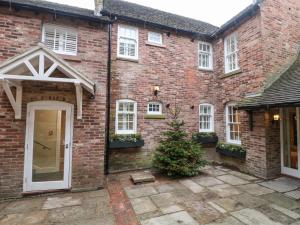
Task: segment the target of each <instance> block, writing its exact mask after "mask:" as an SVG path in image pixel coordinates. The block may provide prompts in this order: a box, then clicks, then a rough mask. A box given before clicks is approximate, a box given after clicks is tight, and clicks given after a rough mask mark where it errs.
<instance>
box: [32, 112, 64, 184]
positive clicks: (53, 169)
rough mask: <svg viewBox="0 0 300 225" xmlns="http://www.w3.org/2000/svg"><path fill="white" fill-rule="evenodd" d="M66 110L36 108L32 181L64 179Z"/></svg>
mask: <svg viewBox="0 0 300 225" xmlns="http://www.w3.org/2000/svg"><path fill="white" fill-rule="evenodd" d="M65 127H66V111H64V110H35V119H34V134H33V160H32V164H33V165H32V182H45V181H62V180H64V161H65V160H64V158H65V155H64V152H65V133H66V132H65Z"/></svg>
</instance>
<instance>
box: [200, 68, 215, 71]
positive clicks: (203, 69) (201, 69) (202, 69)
mask: <svg viewBox="0 0 300 225" xmlns="http://www.w3.org/2000/svg"><path fill="white" fill-rule="evenodd" d="M198 70H199V71H204V72H214V69H205V68H200V67H198Z"/></svg>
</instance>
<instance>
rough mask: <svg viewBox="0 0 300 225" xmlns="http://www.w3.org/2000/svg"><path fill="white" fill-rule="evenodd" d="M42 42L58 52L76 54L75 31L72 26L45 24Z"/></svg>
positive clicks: (76, 38) (76, 39)
mask: <svg viewBox="0 0 300 225" xmlns="http://www.w3.org/2000/svg"><path fill="white" fill-rule="evenodd" d="M42 33H43V34H42V42H43V43H44V44H45V45H46V46H47V47H48V48H49V49H51V50H53V51H54V52H56V53H58V54H65V55H77V41H78V37H77V31H76V30H74V29H72V28H67V27H60V26H56V25H51V24H45V25H44V26H43V32H42Z"/></svg>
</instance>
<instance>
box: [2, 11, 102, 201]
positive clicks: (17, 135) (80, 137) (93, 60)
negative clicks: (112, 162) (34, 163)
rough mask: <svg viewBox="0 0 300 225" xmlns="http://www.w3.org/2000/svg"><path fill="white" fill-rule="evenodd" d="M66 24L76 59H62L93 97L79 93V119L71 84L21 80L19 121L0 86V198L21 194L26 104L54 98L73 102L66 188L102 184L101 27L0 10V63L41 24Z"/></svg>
mask: <svg viewBox="0 0 300 225" xmlns="http://www.w3.org/2000/svg"><path fill="white" fill-rule="evenodd" d="M44 22H45V23H51V24H58V25H62V26H71V27H74V28H75V29H76V30H77V31H78V38H79V39H78V57H77V58H78V59H79V61H78V60H77V61H68V63H69V64H71V65H72V66H73V67H74V68H76V69H77V70H78V71H80V72H82V73H83V74H85V75H86V76H87V77H89V78H90V79H92V80H93V81H95V82H96V84H97V92H96V96H95V100H91V99H89V96H90V94H89V93H87V92H85V91H84V97H83V118H82V120H77V117H76V98H75V88H74V86H73V85H62V84H60V85H58V84H46V83H39V82H31V83H29V82H24V90H23V102H22V119H21V120H15V119H14V112H13V110H12V107H11V105H10V103H9V101H8V99H7V96H6V94H5V92H4V90H3V89H2V88H0V117H1V120H0V139H1V141H0V159H1V160H0V197H7V196H11V195H16V194H17V195H19V194H21V192H22V185H23V168H24V143H25V127H26V110H27V103H29V102H32V101H38V100H58V101H65V102H69V103H72V104H74V106H75V115H74V130H73V133H74V134H73V135H74V137H73V151H72V155H73V162H72V188H95V187H99V186H102V184H103V176H104V171H103V170H104V169H103V168H104V140H105V138H104V136H105V133H104V130H105V101H106V92H105V91H106V71H107V70H106V66H107V49H108V48H107V44H108V42H107V31H106V27H105V26H102V25H100V24H92V23H88V22H85V21H81V20H79V19H74V18H67V17H60V16H57V17H56V19H55V20H54V16H53V15H48V14H42V15H41V14H35V13H33V12H29V11H19V12H15V11H9V10H8V9H7V8H0V43H1V46H0V63H1V62H3V61H5V60H7V59H9V58H10V57H13V56H15V55H18V54H20V53H22V52H25V51H26V50H28V49H30V48H31V47H34V46H36V45H37V43H38V42H40V40H41V29H42V24H43V23H44Z"/></svg>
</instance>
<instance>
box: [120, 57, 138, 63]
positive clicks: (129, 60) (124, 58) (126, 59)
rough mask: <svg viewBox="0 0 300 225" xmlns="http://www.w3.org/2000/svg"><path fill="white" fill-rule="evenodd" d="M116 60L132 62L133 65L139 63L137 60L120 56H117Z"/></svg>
mask: <svg viewBox="0 0 300 225" xmlns="http://www.w3.org/2000/svg"><path fill="white" fill-rule="evenodd" d="M117 60H121V61H128V62H134V63H138V62H139V60H138V59H132V58H126V57H122V56H118V57H117Z"/></svg>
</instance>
